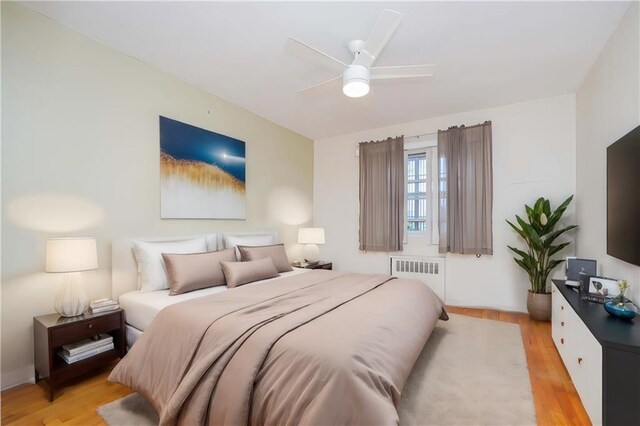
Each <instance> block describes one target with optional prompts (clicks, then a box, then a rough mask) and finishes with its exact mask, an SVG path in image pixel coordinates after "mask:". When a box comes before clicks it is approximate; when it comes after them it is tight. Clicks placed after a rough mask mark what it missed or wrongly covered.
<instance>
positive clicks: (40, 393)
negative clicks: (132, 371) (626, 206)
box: [2, 307, 590, 426]
mask: <svg viewBox="0 0 640 426" xmlns="http://www.w3.org/2000/svg"><path fill="white" fill-rule="evenodd" d="M447 311H448V312H450V313H455V314H460V315H467V316H471V317H477V318H486V319H491V320H497V321H505V322H510V323H514V324H519V325H520V331H521V332H522V341H523V343H524V347H525V350H526V353H527V361H528V364H529V376H530V379H531V386H532V389H533V399H534V404H535V408H536V415H537V418H538V424H539V425H545V426H546V425H589V424H590V421H589V417H588V416H587V413H586V412H585V410H584V408H583V407H582V403H581V402H580V398H579V397H578V394H577V392H576V390H575V388H574V386H573V383H572V382H571V379H570V378H569V374H568V373H567V370H566V369H565V367H564V365H563V364H562V361H561V359H560V355H558V352H557V351H556V348H555V346H554V344H553V341H552V340H551V324H550V323H540V322H536V321H532V320H530V319H529V317H528V316H527V315H525V314H520V313H513V312H500V311H494V310H490V309H470V308H457V307H448V308H447ZM109 371H110V368H108V369H106V370H104V371H101V372H100V373H99V374H96V375H94V376H92V377H90V378H86V379H84V380H79V381H77V382H75V383H71V384H70V385H69V386H66V387H64V388H62V389H61V390H60V391H59V392H57V394H56V399H55V400H54V402H52V403H49V401H48V400H47V396H46V394H47V385H46V382H45V381H41V382H40V383H38V384H30V385H23V386H20V387H17V388H14V389H10V390H7V391H4V392H2V424H3V425H35V424H46V425H61V424H64V425H103V424H105V423H104V421H102V419H101V418H100V416H98V415H97V414H96V409H97V408H98V407H99V406H101V405H103V404H106V403H108V402H110V401H114V400H116V399H119V398H122V397H123V396H125V395H127V394H129V393H130V392H131V391H130V390H129V389H128V388H125V387H124V386H121V385H118V384H115V383H109V382H108V381H107V376H108V375H109Z"/></svg>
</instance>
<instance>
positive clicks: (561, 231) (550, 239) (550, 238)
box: [543, 225, 578, 247]
mask: <svg viewBox="0 0 640 426" xmlns="http://www.w3.org/2000/svg"><path fill="white" fill-rule="evenodd" d="M577 227H578V225H569V226H565V227H564V228H562V229H559V230H557V231H553V232H552V233H550V234H549V235H547V237H546V238H545V239H544V242H543V244H544V246H545V247H551V244H552V243H553V242H554V241H555V239H556V238H558V237H559V236H560V235H562V234H564V233H565V232H567V231H570V230H572V229H574V228H577Z"/></svg>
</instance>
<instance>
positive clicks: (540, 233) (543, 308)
mask: <svg viewBox="0 0 640 426" xmlns="http://www.w3.org/2000/svg"><path fill="white" fill-rule="evenodd" d="M571 200H573V195H572V196H571V197H569V198H567V199H566V200H565V201H564V203H562V204H561V205H560V206H559V207H558V208H557V209H555V210H554V211H551V204H550V203H549V200H547V199H545V198H542V197H541V198H538V200H537V201H536V203H535V204H534V206H533V207H529V206H527V205H525V206H524V208H525V210H526V212H527V218H528V221H526V220H524V219H522V218H521V217H520V216H518V215H516V221H517V222H518V225H519V226H516V225H514V224H513V223H511V222H509V221H508V220H507V223H508V224H509V225H510V226H511V227H512V228H513V230H514V231H516V232H517V233H518V235H520V236H521V237H522V238H523V239H524V241H525V243H526V244H527V251H524V250H520V249H518V248H515V247H511V246H508V247H509V249H510V250H511V251H513V252H514V253H516V254H517V255H518V256H519V257H514V258H513V259H514V260H515V261H516V263H517V264H518V265H519V266H520V267H521V268H522V269H524V270H525V272H526V273H527V275H528V277H529V282H530V284H531V290H529V295H528V297H527V310H528V311H529V315H530V316H531V318H533V319H534V320H537V321H549V320H550V319H551V293H549V292H548V291H547V279H548V277H549V274H550V273H551V271H553V269H554V268H555V267H556V266H558V265H560V264H561V263H562V262H564V260H559V259H558V260H555V259H551V256H553V255H554V254H556V253H558V252H560V251H561V250H562V249H563V248H565V247H567V246H568V245H569V244H571V242H564V243H560V244H555V245H554V244H553V243H554V241H555V240H556V238H558V237H559V236H560V235H562V234H564V233H565V232H567V231H569V230H570V229H573V228H576V227H577V225H569V226H565V227H563V228H561V229H558V230H556V229H555V227H556V225H557V224H558V221H559V220H560V218H562V215H563V214H564V212H565V210H566V209H567V207H568V206H569V204H570V203H571Z"/></svg>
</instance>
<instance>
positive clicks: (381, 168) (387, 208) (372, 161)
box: [360, 136, 405, 251]
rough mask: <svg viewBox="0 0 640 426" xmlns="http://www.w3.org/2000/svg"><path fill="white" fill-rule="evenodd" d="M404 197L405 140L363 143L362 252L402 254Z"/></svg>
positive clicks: (396, 139)
mask: <svg viewBox="0 0 640 426" xmlns="http://www.w3.org/2000/svg"><path fill="white" fill-rule="evenodd" d="M404 193H405V185H404V137H403V136H400V137H396V138H389V139H387V140H384V141H377V142H362V143H361V144H360V250H365V251H400V250H402V240H403V237H404V204H405V200H404Z"/></svg>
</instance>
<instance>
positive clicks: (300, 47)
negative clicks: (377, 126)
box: [286, 9, 435, 98]
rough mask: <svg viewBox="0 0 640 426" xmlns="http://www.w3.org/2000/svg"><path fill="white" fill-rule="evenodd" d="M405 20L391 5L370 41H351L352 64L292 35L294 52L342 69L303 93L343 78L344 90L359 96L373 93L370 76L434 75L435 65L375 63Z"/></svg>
mask: <svg viewBox="0 0 640 426" xmlns="http://www.w3.org/2000/svg"><path fill="white" fill-rule="evenodd" d="M401 21H402V14H401V13H399V12H396V11H393V10H390V9H385V10H384V11H382V13H381V14H380V17H379V18H378V21H377V22H376V24H375V26H374V27H373V30H371V33H370V34H369V38H368V39H367V41H363V40H352V41H350V42H349V43H348V44H347V47H348V49H349V51H350V52H351V53H352V54H353V62H352V63H351V64H345V63H344V62H342V61H341V60H339V59H336V58H334V57H332V56H330V55H328V54H326V53H324V52H322V51H320V50H318V49H315V48H313V47H311V46H309V45H308V44H305V43H303V42H301V41H300V40H296V39H295V38H292V37H289V39H288V40H287V45H286V50H287V51H288V52H289V53H290V54H292V55H294V56H297V57H299V58H300V59H303V60H305V61H308V62H311V63H314V64H316V65H319V66H321V67H323V68H327V69H329V70H331V71H338V72H340V75H339V76H337V77H334V78H332V79H329V80H326V81H323V82H321V83H318V84H314V85H313V86H310V87H306V88H304V89H302V90H300V93H303V92H307V91H309V90H311V89H315V88H317V87H319V86H323V85H325V84H329V83H333V82H335V81H337V80H339V79H342V92H343V93H344V94H345V95H347V96H349V97H351V98H359V97H361V96H365V95H366V94H367V93H369V81H370V80H380V79H391V78H413V77H430V76H431V75H433V68H434V67H435V65H401V66H391V67H372V66H371V65H373V63H374V62H375V60H376V59H377V58H378V56H379V55H380V52H381V51H382V49H384V46H385V45H386V44H387V42H388V41H389V39H390V38H391V36H392V35H393V33H394V32H395V31H396V29H397V28H398V26H399V25H400V22H401Z"/></svg>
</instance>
